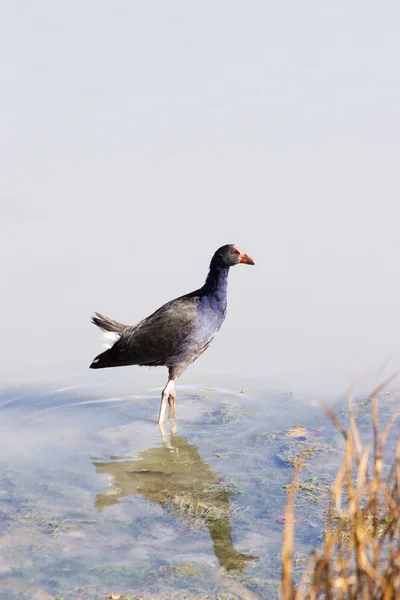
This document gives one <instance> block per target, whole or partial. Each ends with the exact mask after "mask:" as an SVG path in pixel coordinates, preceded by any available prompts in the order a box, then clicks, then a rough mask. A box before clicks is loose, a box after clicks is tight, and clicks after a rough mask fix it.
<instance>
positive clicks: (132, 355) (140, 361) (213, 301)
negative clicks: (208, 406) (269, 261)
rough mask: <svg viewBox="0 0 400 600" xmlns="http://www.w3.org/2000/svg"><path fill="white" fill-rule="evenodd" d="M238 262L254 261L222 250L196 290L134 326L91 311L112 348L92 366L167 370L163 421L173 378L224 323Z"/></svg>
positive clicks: (171, 400)
mask: <svg viewBox="0 0 400 600" xmlns="http://www.w3.org/2000/svg"><path fill="white" fill-rule="evenodd" d="M239 263H244V264H246V265H254V261H253V259H252V258H250V256H248V254H246V253H245V252H243V251H242V250H240V249H239V248H238V247H237V246H235V245H234V244H227V245H226V246H222V247H221V248H219V249H218V250H217V251H216V252H215V254H214V256H213V257H212V259H211V263H210V270H209V273H208V275H207V279H206V281H205V283H204V285H203V286H202V287H201V288H200V289H198V290H196V291H194V292H191V293H190V294H186V295H185V296H181V297H180V298H176V299H175V300H171V301H170V302H167V304H164V306H162V307H161V308H159V309H158V310H156V312H154V313H153V314H152V315H150V316H149V317H147V318H146V319H143V321H139V323H137V324H136V325H123V324H122V323H118V322H117V321H113V320H112V319H108V318H107V317H104V316H103V315H101V314H99V313H95V315H96V316H94V317H93V318H92V323H94V324H95V325H97V327H99V328H100V329H101V330H102V332H103V335H105V337H107V338H109V339H110V340H114V344H113V345H112V346H111V348H109V349H108V350H106V351H105V352H102V353H101V354H99V355H98V356H96V358H95V359H94V360H93V362H92V364H91V365H90V368H91V369H104V368H106V367H122V366H127V365H140V366H148V367H161V366H165V367H168V382H167V384H166V386H165V388H164V389H163V391H162V395H161V405H160V413H159V417H158V423H161V422H162V421H164V420H165V412H166V408H167V403H168V404H169V406H170V408H174V406H175V397H176V392H175V381H176V379H177V378H178V377H179V376H180V375H182V373H183V372H184V371H185V370H186V369H187V367H188V366H189V365H190V364H191V363H192V362H194V361H195V360H196V358H198V357H199V356H200V354H202V353H203V352H204V350H206V349H207V348H208V346H209V345H210V343H211V341H212V339H213V337H214V336H215V334H216V333H217V331H218V330H219V329H220V327H221V325H222V323H223V322H224V320H225V315H226V294H227V284H228V273H229V269H230V267H233V266H234V265H237V264H239Z"/></svg>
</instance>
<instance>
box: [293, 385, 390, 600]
mask: <svg viewBox="0 0 400 600" xmlns="http://www.w3.org/2000/svg"><path fill="white" fill-rule="evenodd" d="M396 375H397V374H396ZM396 375H394V376H392V377H391V378H389V379H388V380H386V381H385V382H384V383H382V384H381V385H380V386H378V387H377V388H376V389H375V390H374V392H373V393H372V394H371V396H370V397H369V398H368V399H367V402H364V403H363V410H365V408H366V407H368V408H369V407H370V408H371V412H372V428H373V444H372V448H365V447H363V444H362V442H361V436H360V433H359V429H358V428H357V423H356V420H357V419H356V416H357V413H356V411H355V410H354V407H353V400H352V398H351V397H350V399H349V413H350V419H349V426H348V429H347V430H346V429H345V428H344V427H343V425H342V424H341V423H340V422H339V420H338V418H337V417H336V415H335V414H334V413H333V412H332V411H331V410H330V409H329V408H328V407H326V406H324V408H325V410H326V412H327V414H328V415H329V417H330V418H331V419H332V421H333V423H334V424H335V425H336V427H337V428H338V430H339V431H340V433H341V434H342V436H343V438H344V441H345V450H344V458H343V462H342V464H341V465H340V467H339V470H338V472H337V476H336V480H335V482H334V484H333V487H332V492H331V498H330V504H329V508H328V510H327V517H326V526H325V533H324V541H323V543H322V545H321V547H320V548H319V549H318V550H316V551H315V552H314V554H313V555H312V556H311V559H310V564H309V567H308V568H307V570H306V573H305V574H304V575H303V578H302V580H301V582H300V584H298V585H296V584H295V582H294V578H293V542H294V506H295V499H296V491H297V487H298V481H299V477H300V472H301V468H302V460H301V459H300V460H299V464H298V465H297V467H296V469H295V472H294V476H293V480H292V483H291V485H290V488H289V494H288V502H287V508H286V519H285V530H284V542H283V549H282V600H314V599H317V598H318V599H324V600H336V599H337V600H378V599H379V600H397V599H400V485H399V484H400V441H399V440H397V443H396V449H395V451H394V456H393V457H392V458H391V459H390V462H389V468H383V453H384V449H385V444H386V442H387V438H388V435H389V432H390V430H391V429H392V427H393V425H394V423H395V420H396V418H397V417H398V416H399V414H400V410H399V411H398V412H397V413H396V414H394V415H393V416H392V417H391V418H390V419H389V420H388V422H387V423H386V425H385V426H384V427H383V429H381V431H380V430H379V409H378V394H379V393H380V392H381V391H382V389H383V388H384V387H385V386H386V385H387V384H388V383H389V382H390V381H391V380H392V379H393V378H394V377H395V376H396Z"/></svg>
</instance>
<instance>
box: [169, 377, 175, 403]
mask: <svg viewBox="0 0 400 600" xmlns="http://www.w3.org/2000/svg"><path fill="white" fill-rule="evenodd" d="M173 383H174V386H175V382H174V381H173ZM175 398H176V391H175V387H173V388H172V389H171V391H170V393H169V396H168V404H169V408H170V409H174V408H175Z"/></svg>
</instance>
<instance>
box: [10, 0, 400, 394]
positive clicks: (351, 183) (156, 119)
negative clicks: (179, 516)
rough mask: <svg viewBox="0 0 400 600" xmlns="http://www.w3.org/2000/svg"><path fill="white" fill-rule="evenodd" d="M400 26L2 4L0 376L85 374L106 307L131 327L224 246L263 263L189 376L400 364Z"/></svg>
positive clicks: (370, 12)
mask: <svg viewBox="0 0 400 600" xmlns="http://www.w3.org/2000/svg"><path fill="white" fill-rule="evenodd" d="M399 32H400V4H399V3H398V2H395V1H392V2H389V1H380V2H376V1H373V2H372V1H369V0H367V1H366V0H363V1H361V0H357V1H349V0H346V1H343V0H336V1H335V2H326V1H325V2H323V1H322V0H321V1H318V2H317V1H307V2H298V1H297V0H289V1H287V2H284V3H283V2H276V1H267V0H263V1H257V2H256V1H250V2H238V1H237V0H229V1H227V0H226V1H217V2H215V1H213V2H210V1H208V0H206V1H204V0H203V1H202V2H193V1H188V0H186V1H183V0H181V1H176V0H169V1H168V2H161V1H159V2H152V1H148V2H138V1H134V0H129V1H128V0H127V1H118V0H114V1H113V2H111V1H108V2H104V1H99V0H96V1H84V2H77V1H76V0H72V1H69V2H68V3H61V2H52V1H47V2H45V1H42V0H37V1H36V2H28V1H24V2H19V1H14V2H9V3H5V4H3V7H2V18H1V20H0V85H1V94H0V130H1V135H0V158H1V162H0V165H1V167H0V168H1V177H0V257H1V278H0V294H1V310H2V344H1V348H0V380H2V381H8V382H15V383H20V382H29V381H31V380H33V379H37V378H43V379H46V378H47V377H50V375H51V376H52V377H53V376H57V377H60V379H64V380H68V377H69V374H70V373H72V372H74V373H80V372H82V374H84V376H85V377H87V376H89V375H88V365H89V364H90V362H91V360H92V358H93V357H94V356H95V355H96V354H97V353H98V352H99V351H100V350H101V346H100V344H99V340H98V334H97V331H96V330H95V328H94V327H93V326H92V325H90V323H89V319H90V315H91V313H92V311H93V310H98V311H100V312H103V313H105V314H107V315H108V316H110V317H112V318H115V319H119V320H121V321H123V322H128V323H134V322H136V321H138V320H139V319H141V318H143V317H145V316H147V315H148V314H149V313H150V312H152V311H153V310H155V309H156V308H158V307H159V306H160V305H161V304H163V303H164V302H165V301H167V300H170V299H172V298H174V297H176V296H178V295H180V294H182V293H185V292H189V291H191V290H192V289H195V288H197V287H199V286H200V285H201V284H202V282H203V280H204V278H205V276H206V273H207V268H208V263H209V261H210V258H211V255H212V254H213V252H214V250H215V249H216V248H218V247H219V246H221V245H223V244H226V243H235V244H238V245H239V246H240V247H242V248H243V249H244V250H245V251H246V252H248V253H249V254H250V255H251V256H252V257H253V258H254V260H255V262H256V266H255V267H244V266H240V267H235V268H234V269H233V270H232V272H231V274H230V284H229V297H228V316H227V320H226V322H225V324H224V326H223V328H222V330H221V331H220V333H219V334H218V336H217V337H216V339H215V340H214V342H213V344H212V345H211V347H210V348H209V350H208V351H207V352H206V353H205V354H204V355H203V356H202V357H201V358H200V359H199V360H198V361H197V362H196V363H195V364H194V365H193V366H192V367H191V368H190V370H189V371H188V372H187V374H186V375H185V376H184V377H185V381H186V382H188V381H189V382H196V377H198V376H199V374H200V373H202V374H204V373H214V374H215V373H220V374H225V373H227V374H229V373H233V374H235V375H236V376H239V377H240V376H242V375H243V377H254V376H257V377H265V378H266V379H271V380H280V381H282V382H283V386H287V387H288V388H289V387H291V388H292V387H295V388H302V389H305V390H316V389H317V390H321V392H322V391H324V392H330V391H335V390H340V389H342V388H343V386H344V385H346V383H347V382H348V381H349V376H350V372H351V371H352V370H353V369H355V370H356V371H357V372H359V373H361V372H364V371H365V370H372V371H374V370H376V368H378V367H379V365H380V364H381V363H382V362H383V361H384V360H385V359H386V358H387V357H388V356H390V357H392V363H391V366H390V368H395V367H400V353H399V343H398V340H399V337H400V324H399V306H400V283H399V256H400V236H399V231H400V225H399V216H400V208H399V202H400V194H399V191H400V182H399V159H400V156H399V137H400V117H399V106H400V78H399V75H398V71H399V66H398V64H399V57H400V35H399ZM158 371H162V370H154V371H153V373H154V385H162V384H163V383H164V379H165V373H164V372H158ZM105 375H106V373H105V372H102V374H101V376H105ZM82 376H83V375H82ZM90 376H92V375H90ZM98 376H99V374H98V373H96V372H95V373H94V374H93V377H94V378H96V377H98ZM130 377H131V378H132V381H133V382H134V379H135V370H134V369H133V370H132V372H131V374H130ZM182 379H183V378H182ZM222 381H223V376H222V375H221V382H222Z"/></svg>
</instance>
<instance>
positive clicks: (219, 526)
mask: <svg viewBox="0 0 400 600" xmlns="http://www.w3.org/2000/svg"><path fill="white" fill-rule="evenodd" d="M172 431H173V430H172ZM161 433H162V440H163V443H162V446H160V447H157V448H149V449H148V450H145V451H143V452H139V453H138V455H137V459H136V460H133V459H130V460H112V461H110V462H93V465H94V467H95V469H96V472H97V473H103V474H107V475H112V476H113V479H114V485H113V487H112V488H110V489H109V490H108V491H107V492H105V493H103V494H98V495H97V497H96V508H97V510H98V511H102V510H104V509H105V508H106V507H107V506H111V505H112V504H115V503H118V502H119V501H120V499H121V498H123V497H125V496H128V495H129V494H137V495H139V496H142V497H143V498H146V500H151V501H152V502H157V503H158V504H159V505H160V506H162V507H163V508H169V509H171V510H172V511H173V513H174V515H175V516H176V517H177V518H181V519H188V520H189V522H192V524H194V525H195V526H203V527H207V529H208V531H209V532H210V536H211V539H212V542H213V547H214V553H215V556H216V557H217V559H218V562H219V564H220V565H221V566H222V567H224V568H225V569H226V570H233V569H237V570H242V569H243V568H244V567H245V566H246V563H247V561H249V560H254V559H256V558H257V557H255V556H250V555H246V554H243V553H241V552H238V551H237V550H235V548H234V547H233V542H232V534H231V530H232V527H231V522H230V505H229V497H230V496H231V495H232V494H233V493H234V492H232V489H229V485H228V486H227V485H226V484H225V483H224V481H223V480H222V479H221V477H219V476H218V475H217V474H216V473H214V472H213V471H212V469H211V467H210V466H209V465H208V464H207V463H206V461H205V460H204V459H203V458H201V456H200V455H199V453H198V450H197V448H196V446H194V445H193V444H189V443H188V441H187V440H186V438H185V437H183V436H180V435H175V434H173V435H171V436H170V437H169V436H166V435H165V432H164V431H163V430H162V432H161Z"/></svg>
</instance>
